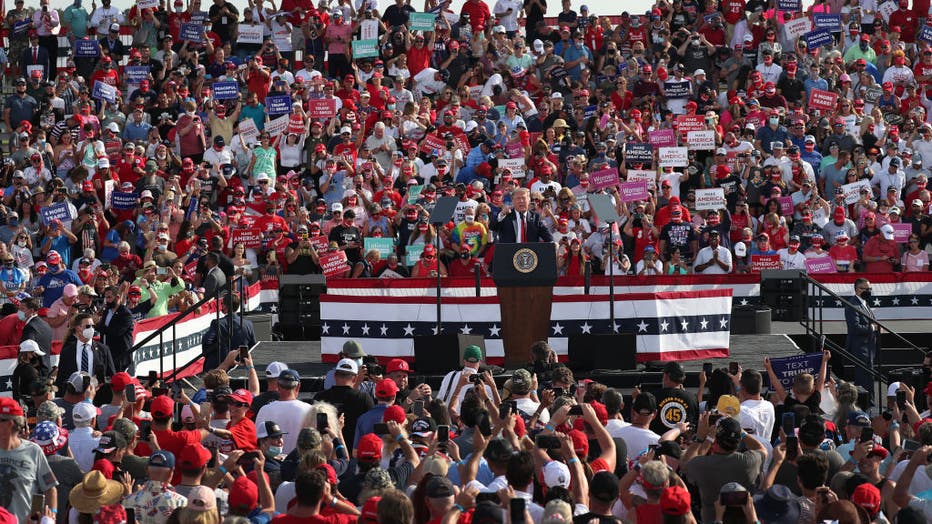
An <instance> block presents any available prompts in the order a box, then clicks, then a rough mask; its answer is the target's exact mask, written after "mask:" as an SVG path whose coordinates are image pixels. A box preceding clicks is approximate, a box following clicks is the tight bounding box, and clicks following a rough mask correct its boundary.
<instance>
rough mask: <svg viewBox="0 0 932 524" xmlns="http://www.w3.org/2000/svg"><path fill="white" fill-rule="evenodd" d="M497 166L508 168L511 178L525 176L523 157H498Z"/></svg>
mask: <svg viewBox="0 0 932 524" xmlns="http://www.w3.org/2000/svg"><path fill="white" fill-rule="evenodd" d="M498 167H500V168H502V169H510V170H511V176H512V178H524V177H526V176H527V169H525V164H524V158H523V157H522V158H499V159H498Z"/></svg>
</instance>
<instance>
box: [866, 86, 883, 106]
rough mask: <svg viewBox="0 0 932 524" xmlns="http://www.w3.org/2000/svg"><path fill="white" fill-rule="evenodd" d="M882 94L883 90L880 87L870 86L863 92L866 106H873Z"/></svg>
mask: <svg viewBox="0 0 932 524" xmlns="http://www.w3.org/2000/svg"><path fill="white" fill-rule="evenodd" d="M882 94H883V88H881V87H880V86H870V87H868V88H867V89H865V90H864V101H865V102H867V103H868V104H875V103H877V100H880V95H882Z"/></svg>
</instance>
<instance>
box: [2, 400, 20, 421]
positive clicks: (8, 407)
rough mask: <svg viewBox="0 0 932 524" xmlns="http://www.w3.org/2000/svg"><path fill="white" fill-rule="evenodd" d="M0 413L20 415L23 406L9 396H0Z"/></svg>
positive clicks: (12, 415) (13, 415)
mask: <svg viewBox="0 0 932 524" xmlns="http://www.w3.org/2000/svg"><path fill="white" fill-rule="evenodd" d="M0 415H9V416H11V417H22V416H24V415H23V406H21V405H20V404H19V402H17V401H15V400H13V399H12V398H10V397H0Z"/></svg>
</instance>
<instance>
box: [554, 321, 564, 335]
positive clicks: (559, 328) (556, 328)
mask: <svg viewBox="0 0 932 524" xmlns="http://www.w3.org/2000/svg"><path fill="white" fill-rule="evenodd" d="M553 334H554V335H562V334H563V326H561V325H560V324H559V323H557V324H554V325H553Z"/></svg>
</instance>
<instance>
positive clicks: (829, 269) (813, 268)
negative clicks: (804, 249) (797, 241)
mask: <svg viewBox="0 0 932 524" xmlns="http://www.w3.org/2000/svg"><path fill="white" fill-rule="evenodd" d="M835 272H836V269H835V261H834V260H832V257H830V256H828V255H825V256H821V257H812V258H807V259H806V273H809V274H810V275H816V274H819V273H835Z"/></svg>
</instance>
